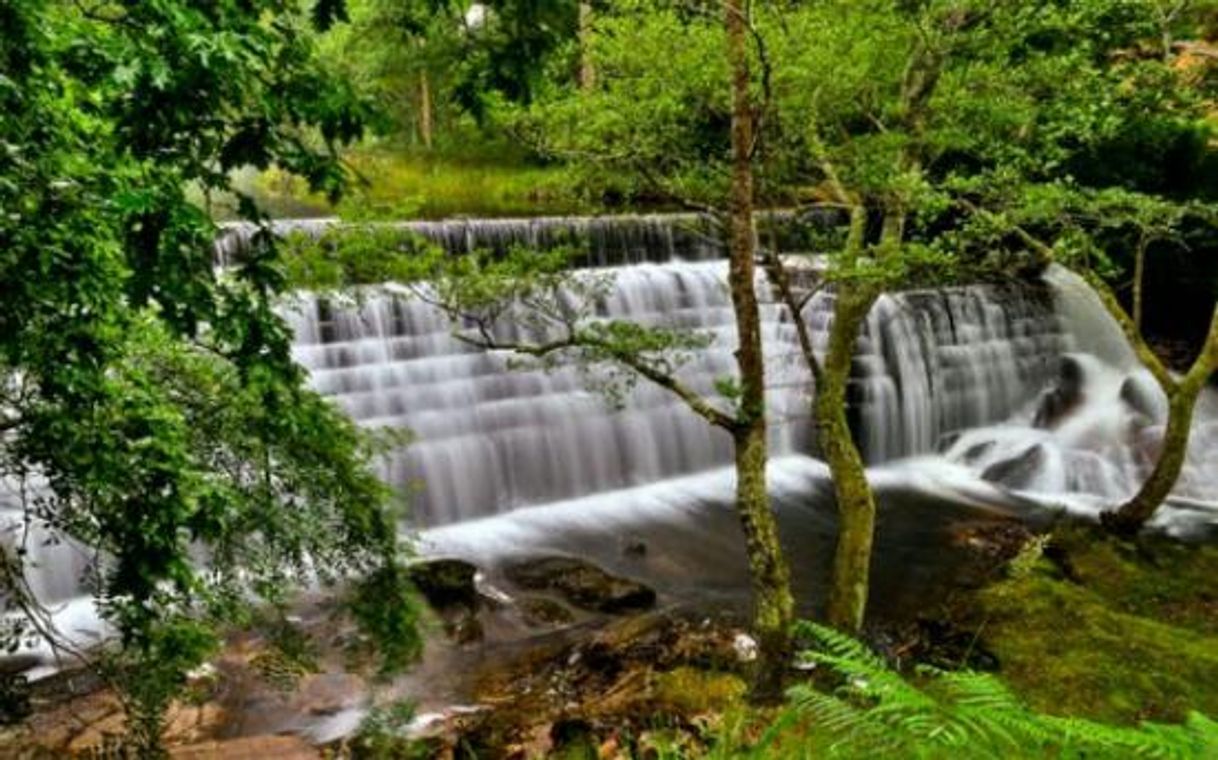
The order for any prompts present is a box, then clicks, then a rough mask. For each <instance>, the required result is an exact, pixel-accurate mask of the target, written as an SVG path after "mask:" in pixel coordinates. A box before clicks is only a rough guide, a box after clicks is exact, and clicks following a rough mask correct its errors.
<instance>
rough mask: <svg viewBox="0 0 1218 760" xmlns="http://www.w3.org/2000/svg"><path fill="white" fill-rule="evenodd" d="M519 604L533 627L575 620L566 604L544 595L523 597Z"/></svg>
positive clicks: (521, 612) (527, 621)
mask: <svg viewBox="0 0 1218 760" xmlns="http://www.w3.org/2000/svg"><path fill="white" fill-rule="evenodd" d="M517 606H518V607H519V609H520V616H521V617H522V618H524V622H525V623H526V624H527V625H529V626H530V627H533V628H551V627H557V626H563V625H567V624H569V623H571V622H573V621H574V620H575V615H573V614H572V613H571V610H569V609H567V607H566V606H565V605H563V604H562V603H561V602H556V601H555V600H553V599H548V598H546V597H544V596H526V597H522V598H521V599H520V600H519V601H518V602H517Z"/></svg>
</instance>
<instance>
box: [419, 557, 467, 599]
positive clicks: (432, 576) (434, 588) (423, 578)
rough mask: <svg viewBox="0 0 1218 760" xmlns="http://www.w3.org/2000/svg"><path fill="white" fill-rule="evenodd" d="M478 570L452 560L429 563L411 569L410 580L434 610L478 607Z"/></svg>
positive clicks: (462, 561)
mask: <svg viewBox="0 0 1218 760" xmlns="http://www.w3.org/2000/svg"><path fill="white" fill-rule="evenodd" d="M477 574H478V568H476V567H474V566H473V565H472V564H470V563H469V562H466V561H465V560H460V559H453V558H437V559H428V560H424V561H422V562H418V563H416V564H413V565H411V566H410V580H411V582H412V583H414V585H415V588H417V589H418V590H419V593H420V594H422V595H423V598H424V599H426V600H427V603H428V604H430V605H431V606H432V607H434V608H435V609H437V610H444V609H448V608H450V607H467V608H470V609H475V608H477V606H478V589H477V586H476V584H475V583H474V576H475V575H477Z"/></svg>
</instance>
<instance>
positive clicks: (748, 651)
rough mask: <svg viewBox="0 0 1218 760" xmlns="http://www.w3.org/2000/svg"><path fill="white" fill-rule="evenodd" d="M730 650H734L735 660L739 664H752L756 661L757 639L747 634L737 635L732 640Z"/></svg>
mask: <svg viewBox="0 0 1218 760" xmlns="http://www.w3.org/2000/svg"><path fill="white" fill-rule="evenodd" d="M732 649H734V650H736V659H737V660H739V661H740V662H752V661H753V660H756V659H757V639H754V638H753V637H752V636H750V635H748V634H747V633H738V634H736V637H735V638H734V639H732Z"/></svg>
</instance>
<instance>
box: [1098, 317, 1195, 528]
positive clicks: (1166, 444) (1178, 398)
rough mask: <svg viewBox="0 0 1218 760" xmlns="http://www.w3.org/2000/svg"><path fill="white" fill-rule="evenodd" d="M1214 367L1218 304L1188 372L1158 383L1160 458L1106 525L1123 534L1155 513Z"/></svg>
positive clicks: (1178, 465) (1176, 472) (1175, 475)
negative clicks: (1164, 409) (1163, 406)
mask: <svg viewBox="0 0 1218 760" xmlns="http://www.w3.org/2000/svg"><path fill="white" fill-rule="evenodd" d="M1215 369H1218V307H1215V309H1214V315H1213V317H1212V318H1211V320H1210V329H1209V332H1208V333H1207V334H1206V337H1205V344H1204V345H1203V346H1202V347H1201V353H1200V354H1199V355H1198V356H1197V359H1196V360H1195V361H1194V362H1193V366H1191V367H1190V368H1189V370H1188V373H1187V374H1185V375H1184V377H1183V379H1181V380H1180V381H1179V382H1176V383H1172V382H1169V383H1164V382H1163V379H1160V382H1159V384H1160V386H1161V387H1162V388H1163V391H1164V393H1166V394H1167V399H1168V414H1167V429H1166V430H1165V431H1164V432H1163V444H1162V447H1161V450H1160V452H1159V459H1158V461H1157V462H1155V467H1154V469H1153V470H1151V473H1150V476H1149V477H1148V478H1146V481H1145V482H1144V483H1142V487H1141V488H1139V489H1138V492H1137V493H1136V494H1134V496H1133V498H1132V499H1130V500H1129V501H1127V502H1125V503H1124V504H1122V505H1121V507H1120V508H1119V509H1118V510H1116V511H1114V512H1106V513H1105V514H1104V515H1103V522H1104V525H1106V526H1107V527H1108V528H1110V529H1111V530H1113V531H1114V532H1116V533H1120V534H1123V535H1134V534H1136V533H1137V532H1138V531H1140V530H1141V529H1142V526H1144V525H1145V524H1146V523H1147V522H1148V521H1149V520H1150V519H1151V518H1152V517H1154V515H1155V512H1156V511H1158V509H1159V505H1160V504H1162V503H1163V502H1164V501H1165V500H1166V499H1167V497H1168V496H1169V495H1170V494H1171V490H1172V488H1174V487H1175V485H1176V481H1177V480H1178V479H1179V478H1180V470H1181V469H1183V467H1184V460H1185V458H1186V457H1187V455H1188V438H1189V431H1190V430H1192V424H1193V409H1194V407H1195V406H1196V405H1197V398H1198V397H1199V396H1200V395H1201V391H1202V390H1204V389H1205V385H1206V383H1207V382H1208V381H1209V378H1210V376H1211V375H1212V374H1214V371H1215Z"/></svg>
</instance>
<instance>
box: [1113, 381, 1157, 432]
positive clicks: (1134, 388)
mask: <svg viewBox="0 0 1218 760" xmlns="http://www.w3.org/2000/svg"><path fill="white" fill-rule="evenodd" d="M1121 401H1123V402H1124V403H1125V405H1126V406H1128V407H1129V408H1130V409H1132V410H1133V411H1135V412H1137V413H1139V414H1142V415H1145V416H1146V418H1147V419H1149V420H1150V421H1151V422H1152V423H1154V424H1163V423H1164V422H1166V421H1167V399H1165V398H1164V397H1163V391H1162V390H1160V388H1159V386H1158V385H1156V384H1155V382H1154V380H1153V379H1152V378H1150V377H1149V376H1148V375H1147V374H1146V373H1142V372H1139V373H1136V374H1133V375H1130V376H1129V377H1127V378H1125V382H1123V383H1121Z"/></svg>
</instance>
